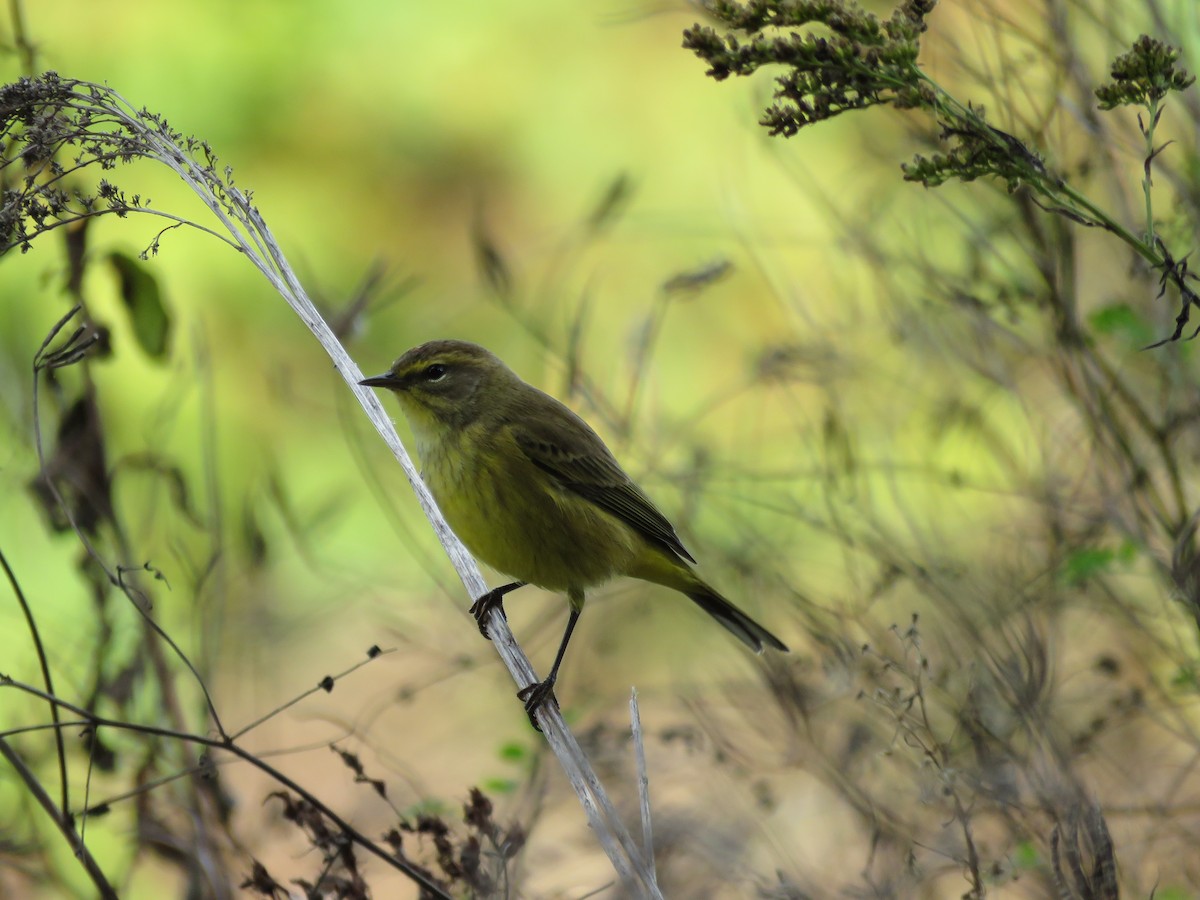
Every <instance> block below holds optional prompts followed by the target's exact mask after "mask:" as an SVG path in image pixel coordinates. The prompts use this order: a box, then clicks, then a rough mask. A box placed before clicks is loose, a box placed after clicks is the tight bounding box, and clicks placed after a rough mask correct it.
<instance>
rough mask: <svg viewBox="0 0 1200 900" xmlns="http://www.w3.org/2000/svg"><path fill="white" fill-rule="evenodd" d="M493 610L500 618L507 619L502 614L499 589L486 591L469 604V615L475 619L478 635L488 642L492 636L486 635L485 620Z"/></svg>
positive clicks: (502, 597) (502, 595) (502, 602)
mask: <svg viewBox="0 0 1200 900" xmlns="http://www.w3.org/2000/svg"><path fill="white" fill-rule="evenodd" d="M493 609H494V610H497V611H498V612H499V613H500V615H501V617H502V618H504V619H507V618H508V616H507V615H506V614H505V612H504V592H503V591H501V590H500V589H499V588H495V589H494V590H490V591H488V592H487V593H486V594H484V595H483V596H482V597H480V598H479V599H478V600H476V601H475V602H474V603H472V604H471V615H473V616H474V617H475V624H476V625H478V626H479V633H480V634H482V635H483V636H484V637H485V638H487V639H488V640H489V641H490V640H491V639H492V636H491V635H490V634H488V629H487V620H488V615H489V614H490V613H491V611H492V610H493Z"/></svg>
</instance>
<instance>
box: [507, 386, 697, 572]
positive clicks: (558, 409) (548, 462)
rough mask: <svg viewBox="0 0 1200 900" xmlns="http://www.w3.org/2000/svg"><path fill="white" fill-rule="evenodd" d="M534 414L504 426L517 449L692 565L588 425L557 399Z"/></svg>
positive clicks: (671, 530)
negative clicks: (508, 430)
mask: <svg viewBox="0 0 1200 900" xmlns="http://www.w3.org/2000/svg"><path fill="white" fill-rule="evenodd" d="M547 399H550V400H551V401H552V404H553V405H552V406H551V405H545V406H542V405H540V404H539V409H538V410H537V413H538V415H536V416H529V417H526V416H522V417H521V419H520V420H519V421H512V422H509V428H510V429H511V432H512V436H513V439H514V440H515V441H516V443H517V446H518V447H520V448H521V451H522V452H523V453H524V454H525V455H526V456H527V457H528V458H529V461H530V462H532V463H533V464H534V465H535V466H537V467H538V468H539V469H541V470H542V471H544V472H547V473H549V474H550V475H551V476H553V478H554V480H555V481H557V482H558V483H559V484H560V485H561V486H562V487H563V488H565V489H566V490H569V491H571V492H573V493H575V494H578V495H579V496H580V497H583V498H584V499H585V500H588V501H590V502H592V503H594V504H596V506H598V507H600V508H601V509H603V510H604V511H605V512H608V513H611V514H612V515H614V516H616V517H617V518H618V519H620V520H621V521H622V522H624V523H625V524H627V525H628V526H629V527H631V528H633V529H634V530H635V531H637V532H639V533H640V534H642V535H643V536H645V537H646V538H647V539H649V540H651V541H653V542H654V543H656V544H661V545H664V546H665V547H666V548H667V549H669V550H670V551H671V552H673V553H677V554H678V555H679V556H681V557H683V558H684V559H686V560H688V561H689V562H695V561H696V560H695V559H693V558H692V555H691V554H690V553H688V552H687V549H686V548H685V547H684V546H683V542H682V541H680V540H679V535H677V534H676V533H675V529H674V528H673V527H672V526H671V523H670V522H669V521H668V520H667V517H666V516H664V515H663V514H662V513H660V512H659V511H658V508H657V507H656V506H655V505H654V504H653V503H652V502H651V501H650V498H649V497H647V496H646V495H645V494H643V493H642V490H641V488H639V487H638V486H637V485H636V484H634V483H633V480H632V479H631V478H630V477H629V476H628V475H626V474H625V472H624V470H623V469H622V468H621V466H620V465H619V464H618V463H617V461H616V459H615V458H614V457H613V455H612V453H611V452H610V451H609V449H608V447H606V446H605V445H604V442H603V441H602V440H600V437H599V435H597V434H596V432H594V431H592V429H591V427H590V426H589V425H588V424H587V423H586V422H584V421H583V419H581V418H579V417H578V416H577V415H575V414H574V413H573V412H571V411H570V410H569V409H567V408H566V407H565V406H563V405H562V404H560V403H559V402H558V401H557V400H553V399H552V398H549V397H547Z"/></svg>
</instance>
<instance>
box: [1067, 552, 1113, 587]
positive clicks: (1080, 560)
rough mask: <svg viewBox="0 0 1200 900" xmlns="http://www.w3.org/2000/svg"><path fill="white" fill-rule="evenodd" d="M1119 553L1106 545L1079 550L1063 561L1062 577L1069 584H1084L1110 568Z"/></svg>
mask: <svg viewBox="0 0 1200 900" xmlns="http://www.w3.org/2000/svg"><path fill="white" fill-rule="evenodd" d="M1116 557H1117V554H1116V553H1114V552H1113V551H1112V550H1109V549H1108V548H1106V547H1088V548H1085V549H1083V550H1077V551H1075V552H1074V553H1072V554H1071V555H1070V556H1068V557H1067V560H1066V562H1065V563H1063V568H1062V577H1063V580H1064V581H1065V582H1066V583H1067V584H1082V583H1083V582H1085V581H1087V580H1088V579H1089V578H1092V577H1094V576H1096V575H1100V574H1101V573H1103V572H1105V571H1107V570H1108V568H1109V566H1110V565H1112V561H1113V560H1114V559H1116Z"/></svg>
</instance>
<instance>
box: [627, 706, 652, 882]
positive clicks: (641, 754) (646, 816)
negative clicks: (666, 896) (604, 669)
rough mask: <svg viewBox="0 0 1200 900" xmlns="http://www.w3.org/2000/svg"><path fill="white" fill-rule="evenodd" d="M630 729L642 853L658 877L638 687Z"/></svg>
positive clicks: (630, 713) (631, 714)
mask: <svg viewBox="0 0 1200 900" xmlns="http://www.w3.org/2000/svg"><path fill="white" fill-rule="evenodd" d="M629 730H630V733H631V734H632V736H633V752H634V758H635V759H636V760H637V786H638V802H639V805H640V807H641V812H642V855H643V856H644V857H645V859H646V865H647V867H648V868H649V869H650V875H651V877H652V878H654V879H656V880H657V878H658V872H656V871H655V868H654V829H653V828H652V827H651V818H650V776H649V774H648V772H647V769H646V743H645V741H644V740H643V739H642V713H641V710H640V709H638V699H637V688H634V689H633V690H632V691H631V692H630V694H629Z"/></svg>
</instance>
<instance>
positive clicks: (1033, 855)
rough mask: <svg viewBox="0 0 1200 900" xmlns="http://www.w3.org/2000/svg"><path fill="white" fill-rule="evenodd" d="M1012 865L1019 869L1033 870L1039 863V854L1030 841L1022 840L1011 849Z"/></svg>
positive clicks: (1035, 846)
mask: <svg viewBox="0 0 1200 900" xmlns="http://www.w3.org/2000/svg"><path fill="white" fill-rule="evenodd" d="M1012 862H1013V867H1014V868H1016V869H1017V870H1019V871H1025V872H1029V871H1033V870H1034V869H1036V868H1037V867H1038V865H1040V863H1041V854H1040V853H1038V848H1037V845H1036V844H1034V843H1033V842H1032V841H1023V842H1021V843H1020V844H1017V846H1016V847H1015V848H1014V849H1013V854H1012Z"/></svg>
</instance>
